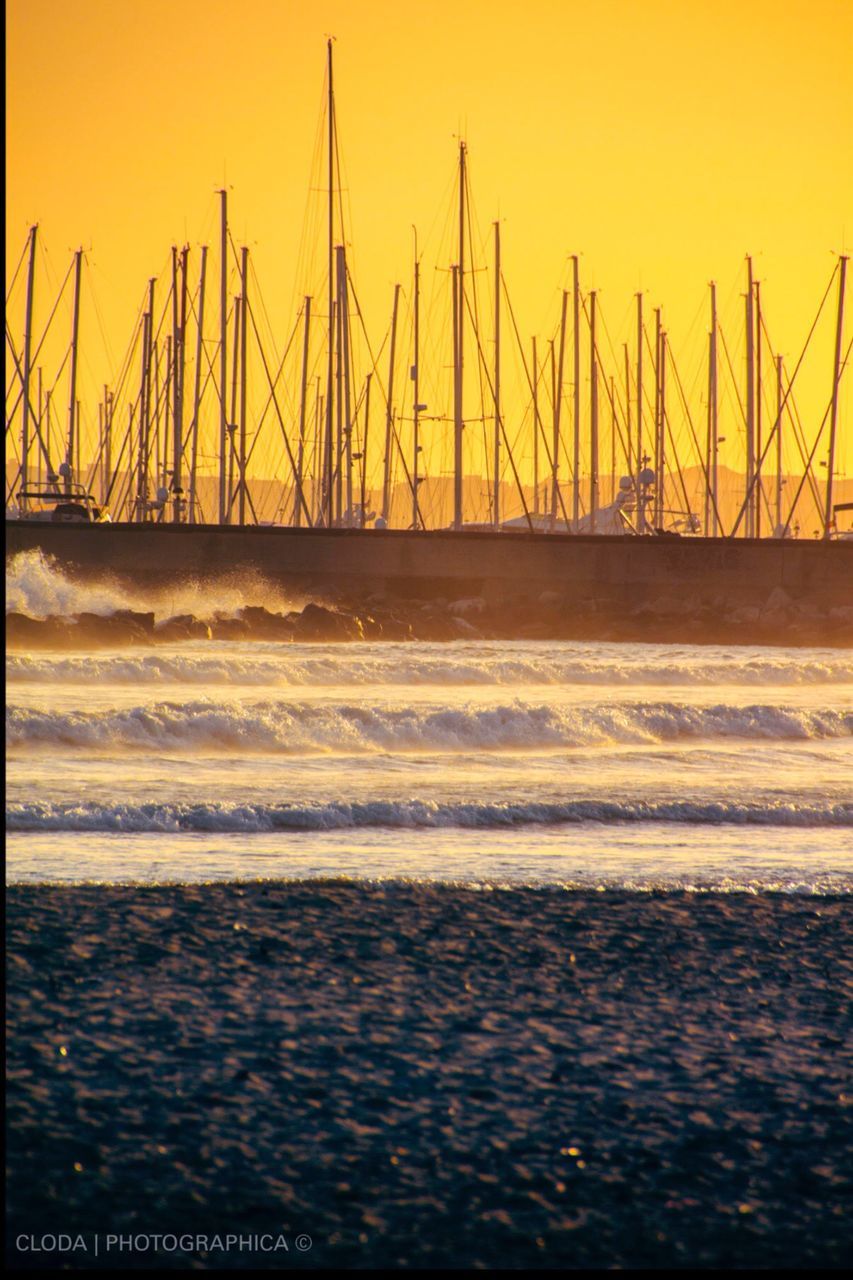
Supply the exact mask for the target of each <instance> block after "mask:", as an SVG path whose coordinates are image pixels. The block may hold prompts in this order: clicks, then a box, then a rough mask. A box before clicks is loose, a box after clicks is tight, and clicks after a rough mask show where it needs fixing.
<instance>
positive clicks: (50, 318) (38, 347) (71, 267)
mask: <svg viewBox="0 0 853 1280" xmlns="http://www.w3.org/2000/svg"><path fill="white" fill-rule="evenodd" d="M73 270H74V259H73V258H72V259H71V263H70V265H69V267H68V270H67V271H66V273H65V279H64V280H63V281H62V287H61V288H60V290H59V293H58V294H57V295H56V301H55V302H54V304H53V310H52V311H51V313H50V315H49V316H48V320H47V324H46V325H45V327H44V330H43V332H42V335H41V338H40V339H39V341H38V343H37V345H36V349H35V351H34V352H33V354H32V356H31V357H30V366H31V367H35V365H36V363H37V362H38V358H39V355H40V354H41V349H42V347H43V346H44V342H45V339H46V338H47V334H48V330H49V329H50V326H51V324H52V323H53V317H54V316H55V315H56V311H57V308H58V307H59V304H60V302H61V301H62V295H63V293H64V292H65V286H66V285H67V283H68V280H69V277H70V275H71V272H72V271H73ZM13 351H14V347H13ZM19 377H20V380H21V387H22V389H23V385H24V378H23V374H22V373H21V374H19ZM14 382H15V379H14V377H13V378H12V379H11V381H10V383H9V388H8V390H7V392H6V398H7V399H8V397H9V396H10V395H11V394H12V387H13V386H14ZM20 401H21V397H20V396H19V397H18V399H17V400H16V401H15V409H17V407H18V405H19V404H20ZM15 409H13V410H12V413H14V412H15Z"/></svg>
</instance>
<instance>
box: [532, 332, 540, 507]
mask: <svg viewBox="0 0 853 1280" xmlns="http://www.w3.org/2000/svg"><path fill="white" fill-rule="evenodd" d="M532 344H533V514H534V515H535V516H538V515H539V364H538V361H537V359H536V336H535V334H534V336H533V338H532Z"/></svg>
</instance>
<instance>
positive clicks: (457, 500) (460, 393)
mask: <svg viewBox="0 0 853 1280" xmlns="http://www.w3.org/2000/svg"><path fill="white" fill-rule="evenodd" d="M465 182H466V178H465V143H464V142H461V141H460V143H459V260H458V264H457V265H456V267H454V268H453V272H452V276H453V285H454V289H453V316H454V324H453V373H454V378H453V386H454V397H453V400H454V406H453V527H454V529H461V528H462V514H463V512H462V503H463V497H462V480H463V477H462V468H463V455H462V433H463V429H464V425H465V419H464V410H463V401H464V381H463V371H464V348H465Z"/></svg>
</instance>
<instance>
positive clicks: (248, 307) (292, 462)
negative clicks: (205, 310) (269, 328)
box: [245, 300, 311, 523]
mask: <svg viewBox="0 0 853 1280" xmlns="http://www.w3.org/2000/svg"><path fill="white" fill-rule="evenodd" d="M245 306H246V311H248V313H249V318H250V319H251V321H252V328H253V329H254V331H255V337H256V338H257V340H258V351H259V353H260V357H261V363H262V364H263V366H264V373H265V374H266V375H267V381H268V382H269V384H270V392H271V394H272V398H273V404H274V405H275V411H276V416H277V417H278V422H279V426H280V427H281V434H282V438H283V439H284V445H285V448H286V450H287V457H288V461H289V462H290V468H291V471H292V474H293V479H294V483H295V486H296V496H297V497H298V499H299V502H300V504H301V506H302V509H303V511H304V512H305V515H306V517H307V519H308V521H309V523H310V521H311V512H310V510H309V509H308V504H307V502H306V501H305V495H304V493H303V491H302V481H301V480H300V479H299V477H298V474H297V468H296V459H295V458H294V456H293V450H292V449H291V447H290V441H289V440H288V438H287V429H286V428H285V425H284V419H283V418H282V416H281V410H280V409H279V407H278V400H277V399H276V394H275V384H274V383H273V381H272V378H271V376H270V370H269V365H268V364H267V358H266V355H265V354H264V349H263V347H262V346H261V340H260V335H259V333H258V326H257V324H256V323H255V313H254V311H253V309H252V305H251V303H250V302H249V301H248V300H246V304H245ZM295 332H296V329H295V328H294V333H295ZM291 341H292V339H291ZM282 363H284V362H283V361H282Z"/></svg>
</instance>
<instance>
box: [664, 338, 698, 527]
mask: <svg viewBox="0 0 853 1280" xmlns="http://www.w3.org/2000/svg"><path fill="white" fill-rule="evenodd" d="M667 346H669V343H667ZM663 425H664V426H665V427H666V429H667V431H668V432H669V443H670V445H671V446H672V452H673V453H674V454H675V466H676V469H677V471H678V479H679V481H680V483H681V496H682V498H683V499H684V509H685V512H686V514H687V515H692V513H693V508H692V506H691V503H690V499H689V498H688V496H687V485H686V484H685V483H684V473H683V471H682V469H681V458H680V457H679V456H678V449H677V448H676V445H675V437H674V435H673V431H672V422H671V421H670V416H669V412H668V410H667V408H666V405H664V407H663ZM669 473H670V475H672V467H670V472H669ZM663 498H664V495H663V493H661V508H663Z"/></svg>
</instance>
